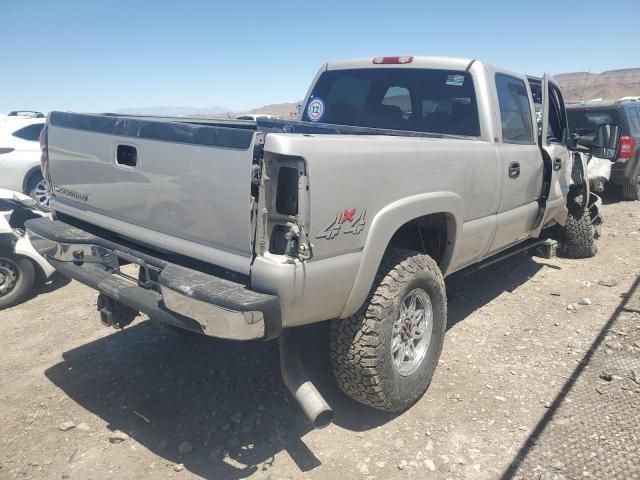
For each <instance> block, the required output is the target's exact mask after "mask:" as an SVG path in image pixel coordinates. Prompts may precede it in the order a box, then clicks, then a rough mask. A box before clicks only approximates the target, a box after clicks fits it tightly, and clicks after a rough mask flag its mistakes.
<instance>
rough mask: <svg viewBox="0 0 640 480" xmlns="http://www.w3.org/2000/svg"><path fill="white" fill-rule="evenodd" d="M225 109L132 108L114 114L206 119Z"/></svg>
mask: <svg viewBox="0 0 640 480" xmlns="http://www.w3.org/2000/svg"><path fill="white" fill-rule="evenodd" d="M229 111H230V110H229V109H228V108H225V107H220V106H217V105H216V106H213V107H139V108H136V107H133V108H122V109H120V110H116V111H115V113H124V114H126V115H157V116H170V117H207V116H211V115H219V114H221V113H226V112H229Z"/></svg>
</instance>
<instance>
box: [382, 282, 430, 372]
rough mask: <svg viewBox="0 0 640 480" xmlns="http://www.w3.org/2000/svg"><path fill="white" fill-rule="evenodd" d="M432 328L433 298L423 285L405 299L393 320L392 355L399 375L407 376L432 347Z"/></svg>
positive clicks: (416, 367) (414, 369)
mask: <svg viewBox="0 0 640 480" xmlns="http://www.w3.org/2000/svg"><path fill="white" fill-rule="evenodd" d="M432 330H433V307H432V305H431V299H430V298H429V294H428V293H427V292H426V291H424V290H423V289H422V288H416V289H414V290H412V291H411V292H409V293H408V294H407V295H405V297H404V298H403V299H402V303H401V304H400V310H399V312H398V316H397V318H396V321H395V323H394V324H393V332H392V335H391V355H392V357H393V364H394V366H395V368H396V370H397V371H398V373H399V374H400V375H402V376H404V377H406V376H409V375H411V374H412V373H413V372H415V371H416V370H417V369H418V367H419V366H420V364H421V363H422V360H423V359H424V357H425V355H426V353H427V349H428V348H429V343H430V342H431V332H432Z"/></svg>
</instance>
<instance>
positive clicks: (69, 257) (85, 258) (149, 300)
mask: <svg viewBox="0 0 640 480" xmlns="http://www.w3.org/2000/svg"><path fill="white" fill-rule="evenodd" d="M26 227H27V230H28V232H29V237H30V239H31V243H32V244H33V246H34V248H35V249H36V250H37V251H38V252H39V253H40V254H41V255H42V256H44V257H45V258H46V259H47V260H48V261H49V262H50V263H51V264H52V265H53V266H54V267H55V268H56V270H58V271H60V272H61V273H63V274H64V275H67V276H68V277H71V278H73V279H75V280H77V281H79V282H81V283H84V284H85V285H87V286H89V287H92V288H94V289H96V290H98V291H100V292H102V293H103V294H105V295H107V296H109V297H111V298H114V299H115V300H117V301H119V302H121V303H123V304H125V305H127V306H129V307H131V308H133V309H135V310H139V311H141V312H143V313H145V314H147V315H149V316H150V317H153V318H154V319H156V320H160V321H163V322H165V323H169V324H172V325H175V326H178V327H182V328H186V329H189V330H193V331H198V332H200V333H203V334H205V335H208V336H212V337H218V338H227V339H233V340H252V339H266V338H274V337H277V336H278V335H279V334H280V331H281V328H282V323H281V314H280V302H279V300H278V297H277V296H275V295H268V294H263V293H258V292H255V291H252V290H249V289H248V288H247V287H246V286H245V285H244V284H243V283H239V282H235V281H232V280H229V279H226V278H221V277H218V276H215V275H211V274H208V273H203V272H200V271H198V270H194V269H191V268H187V267H184V266H181V265H178V264H175V263H171V262H168V261H166V260H163V259H160V258H158V257H154V256H152V255H149V254H148V253H144V252H141V251H137V250H134V249H132V248H129V247H128V246H125V245H121V244H118V243H115V242H112V241H110V240H106V239H104V238H101V237H98V236H95V235H93V234H91V233H89V232H86V231H84V230H80V229H78V228H75V227H73V226H71V225H68V224H66V223H63V222H61V221H57V220H56V221H51V220H48V219H35V220H30V221H28V222H27V223H26ZM122 261H125V262H131V263H135V264H137V265H139V266H140V268H141V269H143V270H144V271H145V272H147V274H146V275H145V276H144V279H143V280H142V281H137V282H136V281H135V279H131V278H129V277H127V276H126V275H122V274H121V272H120V268H119V265H120V263H121V262H122ZM150 278H154V279H155V280H153V281H148V280H149V279H150ZM145 279H146V280H145Z"/></svg>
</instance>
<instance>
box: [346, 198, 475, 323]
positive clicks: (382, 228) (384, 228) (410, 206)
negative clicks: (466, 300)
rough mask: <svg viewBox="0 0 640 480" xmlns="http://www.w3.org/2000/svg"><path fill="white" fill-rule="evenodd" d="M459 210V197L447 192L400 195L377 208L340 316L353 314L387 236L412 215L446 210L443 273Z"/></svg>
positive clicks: (456, 232) (452, 245) (457, 227)
mask: <svg viewBox="0 0 640 480" xmlns="http://www.w3.org/2000/svg"><path fill="white" fill-rule="evenodd" d="M462 212H463V210H462V199H461V198H460V197H459V196H458V195H456V194H455V193H451V192H433V193H425V194H420V195H415V196H412V197H407V198H403V199H400V200H397V201H395V202H393V203H391V204H390V205H388V206H387V207H385V208H383V209H382V210H380V211H379V212H378V213H377V214H376V216H375V217H374V219H373V221H372V223H371V227H370V229H369V233H368V235H367V240H366V242H365V245H364V248H363V250H362V260H361V262H360V267H359V269H358V273H357V275H356V279H355V282H354V284H353V287H352V289H351V293H350V294H349V297H348V298H347V302H346V303H345V306H344V308H343V309H342V313H341V314H340V318H345V317H348V316H350V315H353V314H354V313H356V312H357V311H358V309H359V308H360V307H361V306H362V304H363V303H364V301H365V300H366V298H367V295H368V293H369V290H370V289H371V286H372V285H373V281H374V279H375V276H376V273H377V271H378V267H379V265H380V262H381V261H382V257H383V256H384V253H385V251H386V249H387V247H388V246H389V242H390V241H391V238H392V237H393V235H394V233H395V232H396V231H397V230H398V229H399V228H400V227H402V226H403V225H404V224H405V223H407V222H409V221H411V220H413V219H416V218H419V217H422V216H425V215H430V214H433V213H446V214H447V215H448V216H449V218H450V220H449V222H448V228H447V237H448V238H447V247H446V250H445V254H444V256H443V258H442V260H441V261H440V265H439V266H440V269H441V270H442V273H443V274H446V272H447V270H448V268H449V265H450V263H451V258H452V256H453V251H454V248H455V245H456V242H457V240H458V236H459V235H460V233H461V232H462V223H461V219H462Z"/></svg>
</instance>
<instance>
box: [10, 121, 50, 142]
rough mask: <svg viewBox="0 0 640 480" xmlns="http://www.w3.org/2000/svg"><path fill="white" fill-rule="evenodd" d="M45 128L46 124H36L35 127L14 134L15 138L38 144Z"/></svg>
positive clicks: (28, 127)
mask: <svg viewBox="0 0 640 480" xmlns="http://www.w3.org/2000/svg"><path fill="white" fill-rule="evenodd" d="M43 127H44V123H34V124H33V125H27V126H26V127H22V128H21V129H19V130H16V131H15V132H13V136H14V137H18V138H21V139H23V140H29V141H32V142H37V141H39V140H40V132H41V131H42V128H43Z"/></svg>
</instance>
